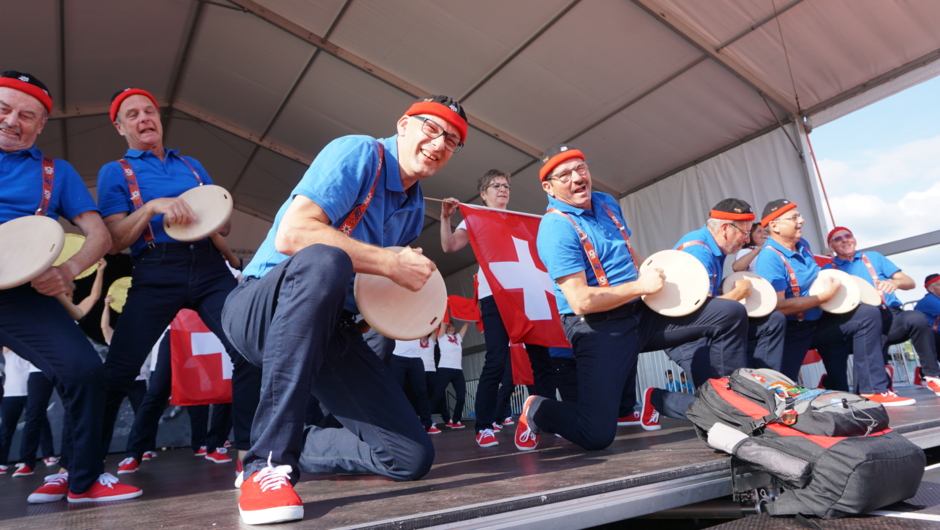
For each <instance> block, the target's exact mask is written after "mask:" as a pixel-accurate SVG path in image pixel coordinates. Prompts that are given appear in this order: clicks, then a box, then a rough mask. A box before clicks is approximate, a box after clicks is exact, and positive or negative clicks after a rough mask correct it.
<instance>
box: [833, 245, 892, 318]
mask: <svg viewBox="0 0 940 530" xmlns="http://www.w3.org/2000/svg"><path fill="white" fill-rule="evenodd" d="M865 255H866V256H868V261H870V262H871V266H872V268H873V269H875V274H877V275H878V279H879V280H890V279H891V275H893V274H894V273H896V272H899V271H900V270H901V269H900V267H898V266H897V265H895V264H894V263H892V262H891V260H889V259H888V258H886V257H884V256H882V255H881V254H879V253H878V252H874V251H871V250H870V251H868V252H866V253H865ZM832 263H834V264H835V267H833V266H832V264H831V263H830V264H829V265H826V266H825V267H823V268H824V269H830V268H836V269H839V270H840V271H843V272H847V273H849V274H851V275H852V276H858V277H859V278H861V279H863V280H865V281H866V282H868V283H870V284H871V285H872V286H873V287H874V285H875V282H874V280H872V279H871V272H869V271H868V267H866V266H865V262H864V261H862V253H861V252H856V253H855V257H854V258H852V260H851V261H849V260H844V259H839V258H835V259H833V260H832ZM884 297H885V305H887V306H888V307H901V300H899V299H898V297H897V296H896V295H895V294H894V293H890V294H888V293H885V295H884Z"/></svg>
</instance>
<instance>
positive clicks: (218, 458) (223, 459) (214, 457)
mask: <svg viewBox="0 0 940 530" xmlns="http://www.w3.org/2000/svg"><path fill="white" fill-rule="evenodd" d="M225 453H226V451H225V448H224V447H216V449H215V451H212V452H211V453H209V454H207V455H206V460H209V461H210V462H215V463H216V464H228V463H229V462H231V461H232V457H230V456H228V455H226V454H225Z"/></svg>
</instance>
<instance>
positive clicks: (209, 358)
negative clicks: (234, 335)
mask: <svg viewBox="0 0 940 530" xmlns="http://www.w3.org/2000/svg"><path fill="white" fill-rule="evenodd" d="M170 359H171V361H170V367H171V370H172V372H173V386H172V390H171V394H170V404H171V405H178V406H181V407H187V406H190V405H211V404H214V403H231V402H232V360H231V359H229V357H228V353H226V352H225V347H224V346H223V345H222V342H221V341H220V340H219V338H218V337H216V336H215V334H214V333H212V332H211V331H209V328H207V327H206V325H205V324H204V323H203V322H202V320H201V319H200V318H199V315H198V314H197V313H196V312H195V311H191V310H189V309H183V310H181V311H180V312H179V313H177V315H176V318H174V319H173V322H172V323H171V324H170Z"/></svg>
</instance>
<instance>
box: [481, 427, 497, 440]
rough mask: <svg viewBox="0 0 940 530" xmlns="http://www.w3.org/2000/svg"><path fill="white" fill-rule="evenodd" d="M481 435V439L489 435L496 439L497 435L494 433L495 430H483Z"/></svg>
mask: <svg viewBox="0 0 940 530" xmlns="http://www.w3.org/2000/svg"><path fill="white" fill-rule="evenodd" d="M480 434H481V435H482V436H481V438H486V435H487V434H489V435H490V436H492V437H494V438H495V437H496V433H494V432H493V429H483V430H482V431H480Z"/></svg>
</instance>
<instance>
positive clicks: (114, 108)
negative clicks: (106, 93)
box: [111, 88, 160, 123]
mask: <svg viewBox="0 0 940 530" xmlns="http://www.w3.org/2000/svg"><path fill="white" fill-rule="evenodd" d="M136 95H141V96H147V97H148V98H150V101H153V106H154V107H157V110H160V105H159V104H158V103H157V100H156V99H155V98H154V97H153V94H151V93H150V92H147V91H146V90H144V89H142V88H125V89H124V90H122V91H120V92H118V93H117V94H115V95H114V97H113V98H111V123H114V122H115V121H117V113H118V110H119V109H120V108H121V103H124V100H125V99H127V98H129V97H131V96H136Z"/></svg>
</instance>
